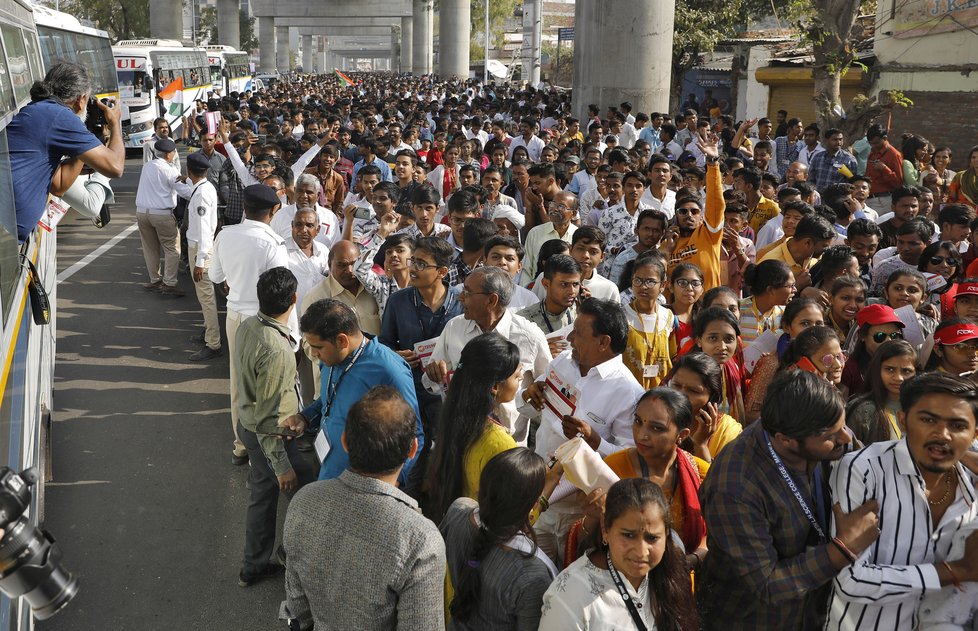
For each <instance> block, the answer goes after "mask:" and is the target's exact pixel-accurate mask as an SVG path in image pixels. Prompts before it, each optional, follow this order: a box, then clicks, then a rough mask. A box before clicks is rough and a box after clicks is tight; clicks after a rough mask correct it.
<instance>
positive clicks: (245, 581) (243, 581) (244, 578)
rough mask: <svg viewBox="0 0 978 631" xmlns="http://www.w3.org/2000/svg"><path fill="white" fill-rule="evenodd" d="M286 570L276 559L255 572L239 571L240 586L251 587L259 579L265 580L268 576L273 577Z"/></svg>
mask: <svg viewBox="0 0 978 631" xmlns="http://www.w3.org/2000/svg"><path fill="white" fill-rule="evenodd" d="M284 571H285V566H284V565H281V564H279V563H275V562H274V561H270V562H269V563H268V564H267V565H265V567H264V568H263V569H262V570H261V571H259V572H256V573H254V574H245V571H244V570H241V571H240V572H238V586H239V587H251V586H252V585H254V584H255V583H257V582H258V581H261V580H264V579H266V578H272V577H273V576H278V575H279V574H281V573H283V572H284Z"/></svg>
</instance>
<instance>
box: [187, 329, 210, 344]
mask: <svg viewBox="0 0 978 631" xmlns="http://www.w3.org/2000/svg"><path fill="white" fill-rule="evenodd" d="M206 334H207V332H206V331H201V332H200V333H199V334H198V335H195V336H193V337H192V338H190V340H188V341H190V342H197V343H198V344H203V343H204V335H206Z"/></svg>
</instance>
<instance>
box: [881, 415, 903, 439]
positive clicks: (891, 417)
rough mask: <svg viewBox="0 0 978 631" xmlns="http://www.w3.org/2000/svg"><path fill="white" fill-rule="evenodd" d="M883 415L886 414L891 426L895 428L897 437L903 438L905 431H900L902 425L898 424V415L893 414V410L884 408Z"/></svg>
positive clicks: (894, 432) (894, 431)
mask: <svg viewBox="0 0 978 631" xmlns="http://www.w3.org/2000/svg"><path fill="white" fill-rule="evenodd" d="M883 416H885V417H886V420H887V421H889V423H890V428H891V429H893V435H894V436H896V439H897V440H900V439H901V438H903V432H901V431H900V426H899V425H897V422H896V416H895V415H894V414H893V412H890V411H889V410H886V409H884V410H883Z"/></svg>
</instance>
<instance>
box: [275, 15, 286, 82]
mask: <svg viewBox="0 0 978 631" xmlns="http://www.w3.org/2000/svg"><path fill="white" fill-rule="evenodd" d="M289 51H290V49H289V27H287V26H279V25H278V24H276V25H275V68H276V69H277V70H278V71H279V72H280V73H282V74H284V73H286V72H288V71H289Z"/></svg>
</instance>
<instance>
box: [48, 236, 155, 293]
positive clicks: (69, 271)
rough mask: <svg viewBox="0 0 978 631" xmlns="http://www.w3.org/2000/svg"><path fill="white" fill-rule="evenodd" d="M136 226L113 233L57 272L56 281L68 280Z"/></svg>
mask: <svg viewBox="0 0 978 631" xmlns="http://www.w3.org/2000/svg"><path fill="white" fill-rule="evenodd" d="M137 227H138V226H137V225H136V224H132V225H131V226H129V227H128V228H126V229H125V230H123V231H122V232H120V233H119V234H117V235H115V236H114V237H112V238H111V239H109V240H108V241H106V242H105V243H103V244H102V245H100V246H99V247H97V248H96V249H95V250H93V251H92V252H89V253H88V254H86V255H85V257H84V258H83V259H82V260H80V261H78V262H77V263H75V264H74V265H72V266H71V267H69V268H68V269H66V270H65V271H63V272H61V273H60V274H58V282H59V283H63V282H64V281H66V280H68V279H69V278H71V277H72V276H74V275H75V274H77V273H78V272H80V271H81V270H83V269H85V267H87V266H88V264H89V263H91V262H92V261H94V260H95V259H97V258H98V257H100V256H102V255H103V254H105V253H106V252H108V251H109V250H111V249H112V248H114V247H115V246H116V245H118V244H119V242H120V241H122V240H123V239H125V238H126V237H128V236H129V235H131V234H132V233H133V232H135V231H136V229H137Z"/></svg>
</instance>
